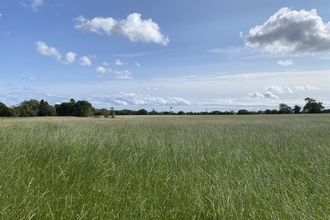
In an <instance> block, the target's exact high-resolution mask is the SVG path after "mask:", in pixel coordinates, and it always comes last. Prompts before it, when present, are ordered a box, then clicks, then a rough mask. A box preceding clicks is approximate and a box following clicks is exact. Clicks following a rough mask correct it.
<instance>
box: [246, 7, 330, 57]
mask: <svg viewBox="0 0 330 220" xmlns="http://www.w3.org/2000/svg"><path fill="white" fill-rule="evenodd" d="M246 45H247V46H251V47H258V48H261V49H264V50H266V51H268V52H273V53H276V52H289V53H295V54H299V53H319V52H327V51H330V22H328V23H324V22H323V21H322V18H321V17H319V16H318V14H317V12H316V10H315V9H313V10H311V11H306V10H301V11H295V10H291V9H289V8H281V9H280V10H279V11H278V12H276V13H275V14H274V15H273V16H271V17H270V18H269V19H268V21H266V22H265V23H264V24H263V25H260V26H255V27H254V28H251V29H250V32H249V35H248V36H247V37H246Z"/></svg>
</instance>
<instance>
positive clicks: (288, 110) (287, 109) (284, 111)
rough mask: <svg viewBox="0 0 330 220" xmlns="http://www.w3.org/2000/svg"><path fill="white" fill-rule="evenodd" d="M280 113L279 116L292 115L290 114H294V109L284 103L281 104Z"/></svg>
mask: <svg viewBox="0 0 330 220" xmlns="http://www.w3.org/2000/svg"><path fill="white" fill-rule="evenodd" d="M278 113H279V114H290V113H292V108H291V107H289V106H288V105H286V104H284V103H281V104H280V106H279V111H278Z"/></svg>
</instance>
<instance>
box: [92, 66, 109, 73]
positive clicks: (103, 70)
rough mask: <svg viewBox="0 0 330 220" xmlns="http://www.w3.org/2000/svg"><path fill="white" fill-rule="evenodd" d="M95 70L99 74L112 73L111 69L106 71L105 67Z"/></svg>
mask: <svg viewBox="0 0 330 220" xmlns="http://www.w3.org/2000/svg"><path fill="white" fill-rule="evenodd" d="M95 70H96V71H97V72H99V73H107V72H111V71H112V70H111V69H106V68H104V67H103V66H98V67H96V69H95Z"/></svg>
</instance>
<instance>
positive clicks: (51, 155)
mask: <svg viewBox="0 0 330 220" xmlns="http://www.w3.org/2000/svg"><path fill="white" fill-rule="evenodd" d="M329 216H330V115H326V114H323V115H254V116H252V115H251V116H238V115H233V116H163V117H161V116H154V117H153V116H149V117H148V116H140V117H125V118H124V117H123V118H120V117H117V118H115V119H95V118H56V117H55V118H10V119H9V118H8V119H0V219H327V218H329Z"/></svg>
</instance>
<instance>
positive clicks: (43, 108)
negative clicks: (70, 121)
mask: <svg viewBox="0 0 330 220" xmlns="http://www.w3.org/2000/svg"><path fill="white" fill-rule="evenodd" d="M37 114H38V116H55V115H56V108H55V107H54V106H52V105H49V104H48V102H47V101H44V100H43V99H41V101H40V103H39V107H38V113H37Z"/></svg>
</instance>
